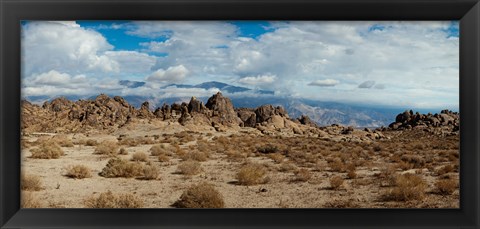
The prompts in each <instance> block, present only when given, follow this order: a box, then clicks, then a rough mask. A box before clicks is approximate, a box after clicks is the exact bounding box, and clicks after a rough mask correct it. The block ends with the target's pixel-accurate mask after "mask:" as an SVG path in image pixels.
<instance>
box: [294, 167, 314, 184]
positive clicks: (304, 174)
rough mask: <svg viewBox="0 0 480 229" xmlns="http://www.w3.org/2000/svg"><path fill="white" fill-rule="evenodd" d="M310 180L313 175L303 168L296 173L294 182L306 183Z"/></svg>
mask: <svg viewBox="0 0 480 229" xmlns="http://www.w3.org/2000/svg"><path fill="white" fill-rule="evenodd" d="M310 178H312V173H311V172H310V171H309V170H308V169H305V168H301V169H299V170H297V171H295V178H294V179H293V181H297V182H306V181H308V180H310Z"/></svg>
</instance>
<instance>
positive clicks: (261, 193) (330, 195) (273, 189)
mask: <svg viewBox="0 0 480 229" xmlns="http://www.w3.org/2000/svg"><path fill="white" fill-rule="evenodd" d="M171 125H175V124H171ZM147 126H148V125H147ZM147 126H145V127H143V128H139V129H141V131H132V130H131V129H130V130H128V129H125V130H119V131H117V132H115V133H111V134H90V135H78V134H77V135H74V134H70V135H67V137H68V138H73V139H74V140H75V139H78V138H83V139H95V140H97V141H102V140H106V139H111V140H114V139H116V138H117V137H118V136H119V135H122V134H129V136H145V135H150V136H151V135H154V134H159V133H161V134H164V133H168V131H166V129H165V128H163V129H162V128H161V127H159V128H151V127H147ZM176 128H177V127H176ZM177 130H178V131H181V130H182V129H181V128H180V127H178V128H177ZM205 131H206V132H208V133H212V134H211V136H209V137H205V139H210V140H211V139H212V138H213V137H215V136H219V135H228V134H231V133H219V132H215V131H210V130H205ZM244 132H245V131H244ZM247 132H248V131H247ZM235 133H236V134H242V131H240V132H238V131H237V132H235ZM202 136H206V135H205V134H203V135H202ZM259 138H261V137H259ZM36 139H37V136H36V135H30V136H28V137H25V139H24V140H26V141H28V142H34V141H35V140H36ZM189 145H195V141H192V142H189V143H186V144H183V145H181V147H183V148H187V147H188V146H189ZM152 146H153V145H139V146H134V147H129V146H123V147H125V148H126V149H127V151H128V155H120V156H119V157H121V158H125V159H130V158H131V155H132V154H133V153H135V152H145V153H147V155H149V161H150V162H151V163H152V164H153V165H155V166H158V168H159V169H160V177H159V179H158V180H141V179H136V178H104V177H101V176H99V175H98V174H99V173H100V172H101V171H102V169H103V168H104V167H105V165H106V164H107V161H108V160H109V158H108V157H106V156H102V155H95V154H94V153H93V152H94V150H95V146H85V145H78V144H76V145H74V147H62V149H63V150H64V152H65V155H64V156H62V157H60V158H59V159H34V158H31V157H30V156H31V152H30V150H31V149H33V148H35V146H33V147H29V148H27V149H24V150H23V151H22V170H23V173H25V174H33V175H37V176H39V177H40V178H41V180H42V182H43V188H44V189H43V190H40V191H36V192H34V194H35V196H36V197H37V198H38V199H39V200H40V201H41V202H42V203H44V207H48V208H83V207H85V206H84V200H85V199H86V198H88V197H90V196H92V195H93V194H98V193H102V192H106V191H108V190H111V191H112V192H114V193H130V194H134V195H135V196H138V197H140V198H142V199H143V200H144V204H145V206H144V207H145V208H171V207H172V206H171V205H172V204H173V203H174V202H175V201H176V200H178V199H179V197H180V196H181V194H182V192H183V191H184V190H186V189H187V188H188V187H189V186H191V185H193V184H198V183H200V182H202V181H207V182H208V183H210V184H213V185H214V187H215V188H216V189H217V190H218V191H219V192H220V193H221V194H222V195H223V198H224V201H225V206H226V207H227V208H285V207H288V208H330V207H334V208H336V207H355V208H357V207H358V208H395V207H402V208H403V207H406V208H409V207H416V208H418V207H419V208H457V207H459V191H458V189H457V190H456V191H455V192H454V193H453V194H451V195H446V196H445V195H438V194H435V193H433V191H434V183H435V180H436V179H437V177H436V176H435V175H434V173H433V172H432V170H428V169H424V170H422V176H423V178H424V179H425V181H426V182H427V184H428V188H427V191H426V193H427V194H426V196H427V197H426V199H425V200H423V201H407V202H398V201H382V200H381V198H380V196H381V195H382V193H384V192H385V191H386V190H387V189H388V188H389V187H382V186H381V185H379V182H378V178H377V176H376V174H378V173H380V170H381V167H382V165H383V164H385V159H384V158H382V157H381V156H374V157H372V158H371V160H370V161H369V162H368V163H367V164H366V165H364V166H358V167H357V170H356V173H357V177H356V178H355V179H345V182H344V185H343V187H341V188H340V189H338V190H332V189H331V188H330V183H329V178H330V177H332V176H333V175H341V176H342V177H346V173H338V172H333V171H330V170H328V169H325V170H323V171H318V169H316V168H315V167H312V166H310V167H305V168H306V169H308V170H309V171H310V172H311V173H312V178H310V179H309V180H308V181H307V182H295V181H292V180H293V179H294V173H293V172H292V171H287V172H281V171H279V168H280V166H281V164H279V163H276V162H275V161H273V160H272V159H270V158H268V157H265V156H262V155H252V156H250V157H248V160H249V161H254V162H258V163H263V164H264V165H265V167H266V168H267V169H268V172H267V176H268V178H269V181H268V182H267V183H265V184H258V185H252V186H244V185H238V184H237V183H236V178H235V174H236V172H237V171H238V170H239V168H240V166H241V165H242V163H243V161H242V160H239V161H235V160H231V159H230V158H229V157H228V156H227V155H226V154H224V153H220V152H217V151H213V152H211V153H210V157H209V159H208V160H207V161H205V162H200V163H201V165H202V168H203V172H202V173H200V174H197V175H193V176H185V175H182V174H178V173H176V170H177V166H178V164H179V163H181V159H180V158H179V157H176V156H173V157H172V159H171V160H170V161H169V162H159V161H158V159H157V157H155V156H150V154H149V149H150V148H151V147H152ZM287 160H288V159H287ZM320 163H326V162H325V161H320ZM72 165H85V166H87V167H88V168H90V169H91V172H92V177H91V178H85V179H72V178H68V177H66V176H64V174H65V173H66V168H67V167H68V166H72ZM441 165H442V164H438V165H437V166H436V168H438V167H439V166H441ZM296 167H297V168H299V167H301V165H296ZM436 168H435V169H436ZM418 171H420V170H418ZM418 171H417V170H405V171H399V172H398V173H404V172H413V173H415V172H417V173H418ZM452 176H453V177H454V178H455V179H458V173H452Z"/></svg>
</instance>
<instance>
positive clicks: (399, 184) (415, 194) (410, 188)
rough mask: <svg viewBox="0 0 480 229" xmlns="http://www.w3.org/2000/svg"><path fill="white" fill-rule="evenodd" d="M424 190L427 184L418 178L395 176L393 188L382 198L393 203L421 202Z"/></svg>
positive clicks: (407, 174) (413, 175)
mask: <svg viewBox="0 0 480 229" xmlns="http://www.w3.org/2000/svg"><path fill="white" fill-rule="evenodd" d="M426 188H427V184H426V182H425V181H424V180H423V179H422V178H421V177H420V176H418V175H415V174H410V173H406V174H403V175H397V176H396V179H395V187H393V188H391V189H390V190H389V191H387V193H386V194H385V195H384V197H385V199H386V200H394V201H409V200H421V199H423V198H424V196H425V189H426Z"/></svg>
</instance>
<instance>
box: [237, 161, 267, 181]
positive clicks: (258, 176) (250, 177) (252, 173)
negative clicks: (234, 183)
mask: <svg viewBox="0 0 480 229" xmlns="http://www.w3.org/2000/svg"><path fill="white" fill-rule="evenodd" d="M266 174H267V170H266V169H265V167H264V166H263V165H261V164H256V163H249V164H246V165H244V166H243V167H242V168H240V170H239V171H238V173H237V176H236V177H237V180H238V183H239V184H241V185H255V184H262V183H265V182H266Z"/></svg>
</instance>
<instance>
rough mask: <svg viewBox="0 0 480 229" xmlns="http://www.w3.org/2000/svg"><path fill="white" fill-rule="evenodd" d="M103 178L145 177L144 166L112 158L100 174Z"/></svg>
mask: <svg viewBox="0 0 480 229" xmlns="http://www.w3.org/2000/svg"><path fill="white" fill-rule="evenodd" d="M99 175H100V176H102V177H107V178H110V177H127V178H130V177H136V176H142V175H143V166H142V164H140V163H138V162H129V161H126V160H122V159H120V158H112V159H110V160H109V161H108V163H107V165H106V166H105V167H104V168H103V169H102V172H100V174H99Z"/></svg>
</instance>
